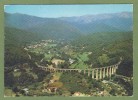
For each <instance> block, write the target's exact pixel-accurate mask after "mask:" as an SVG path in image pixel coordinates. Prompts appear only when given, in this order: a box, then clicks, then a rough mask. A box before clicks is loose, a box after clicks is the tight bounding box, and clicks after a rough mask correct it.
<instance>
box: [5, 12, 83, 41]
mask: <svg viewBox="0 0 138 100" xmlns="http://www.w3.org/2000/svg"><path fill="white" fill-rule="evenodd" d="M5 26H6V27H12V28H17V29H21V30H25V31H28V32H33V33H37V34H39V35H41V37H44V38H52V39H56V38H61V39H63V38H64V39H68V38H75V37H76V36H78V35H79V34H80V33H81V32H80V30H78V29H77V28H76V27H73V26H72V25H70V24H69V23H67V22H65V21H62V20H59V19H55V18H40V17H35V16H29V15H25V14H19V13H15V14H9V13H5Z"/></svg>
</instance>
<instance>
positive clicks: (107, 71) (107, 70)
mask: <svg viewBox="0 0 138 100" xmlns="http://www.w3.org/2000/svg"><path fill="white" fill-rule="evenodd" d="M108 75H109V74H108V68H106V76H107V77H108Z"/></svg>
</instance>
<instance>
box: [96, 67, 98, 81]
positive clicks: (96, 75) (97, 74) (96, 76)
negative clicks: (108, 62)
mask: <svg viewBox="0 0 138 100" xmlns="http://www.w3.org/2000/svg"><path fill="white" fill-rule="evenodd" d="M96 80H98V69H96Z"/></svg>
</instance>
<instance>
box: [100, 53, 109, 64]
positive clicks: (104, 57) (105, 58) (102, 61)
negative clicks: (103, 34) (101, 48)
mask: <svg viewBox="0 0 138 100" xmlns="http://www.w3.org/2000/svg"><path fill="white" fill-rule="evenodd" d="M98 61H99V63H100V65H102V66H103V65H104V64H107V63H108V62H109V57H108V56H107V54H102V56H99V57H98Z"/></svg>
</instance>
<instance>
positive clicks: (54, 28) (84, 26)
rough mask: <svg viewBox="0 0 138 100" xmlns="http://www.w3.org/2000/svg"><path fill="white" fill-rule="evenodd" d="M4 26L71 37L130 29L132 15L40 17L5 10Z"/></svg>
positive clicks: (44, 35) (124, 13)
mask: <svg viewBox="0 0 138 100" xmlns="http://www.w3.org/2000/svg"><path fill="white" fill-rule="evenodd" d="M5 26H6V27H10V28H16V29H20V30H24V31H27V32H31V33H37V34H39V35H40V36H41V37H43V38H54V39H55V38H62V39H63V38H64V39H72V38H75V37H77V36H78V35H82V34H83V35H85V34H92V33H101V32H122V31H123V32H124V31H125V32H128V31H132V30H133V15H132V12H120V13H106V14H97V15H84V16H74V17H59V18H41V17H36V16H31V15H26V14H20V13H14V14H10V13H6V12H5Z"/></svg>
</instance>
